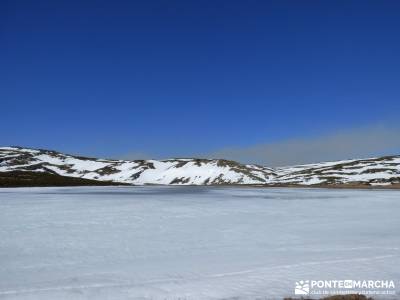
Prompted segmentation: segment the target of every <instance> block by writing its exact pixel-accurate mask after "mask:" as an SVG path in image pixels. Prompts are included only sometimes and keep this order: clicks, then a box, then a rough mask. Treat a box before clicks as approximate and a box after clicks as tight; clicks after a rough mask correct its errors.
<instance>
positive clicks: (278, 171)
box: [0, 147, 400, 188]
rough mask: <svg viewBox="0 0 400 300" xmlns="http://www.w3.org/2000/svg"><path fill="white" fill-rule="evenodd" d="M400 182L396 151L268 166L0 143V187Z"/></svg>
mask: <svg viewBox="0 0 400 300" xmlns="http://www.w3.org/2000/svg"><path fill="white" fill-rule="evenodd" d="M115 184H133V185H146V184H157V185H257V186H260V185H262V186H317V187H319V186H320V187H322V186H328V187H391V188H398V187H399V186H400V156H384V157H377V158H368V159H354V160H345V161H336V162H326V163H316V164H308V165H300V166H292V167H282V168H269V167H264V166H259V165H251V164H241V163H238V162H235V161H230V160H224V159H197V158H188V159H167V160H133V161H129V160H111V159H96V158H88V157H81V156H73V155H67V154H63V153H60V152H56V151H51V150H43V149H29V148H23V147H0V186H74V185H115Z"/></svg>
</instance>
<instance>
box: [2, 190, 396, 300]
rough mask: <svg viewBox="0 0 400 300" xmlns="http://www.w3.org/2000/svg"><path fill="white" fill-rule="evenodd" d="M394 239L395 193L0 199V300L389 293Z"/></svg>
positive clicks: (74, 193) (14, 193)
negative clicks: (362, 283)
mask: <svg viewBox="0 0 400 300" xmlns="http://www.w3.org/2000/svg"><path fill="white" fill-rule="evenodd" d="M399 231H400V192H399V191H372V190H364V191H361V190H324V189H256V188H210V187H82V188H22V189H0V299H222V298H234V299H237V298H238V299H242V298H243V299H255V298H257V297H258V298H262V299H280V298H282V297H284V296H292V297H293V296H294V295H293V292H294V284H295V281H297V280H302V279H316V280H329V279H331V280H332V279H339V280H340V279H360V280H364V279H365V280H367V279H387V280H394V281H395V283H396V285H397V289H398V288H399V287H400V282H399V280H400V234H399ZM398 293H399V289H398ZM235 297H237V298H235ZM397 297H399V295H397Z"/></svg>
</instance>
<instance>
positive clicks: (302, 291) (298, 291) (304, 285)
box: [294, 280, 310, 295]
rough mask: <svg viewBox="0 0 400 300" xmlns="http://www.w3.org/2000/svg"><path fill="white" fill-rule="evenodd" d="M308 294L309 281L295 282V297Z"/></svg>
mask: <svg viewBox="0 0 400 300" xmlns="http://www.w3.org/2000/svg"><path fill="white" fill-rule="evenodd" d="M309 293H310V281H309V280H300V281H296V286H295V288H294V294H295V295H308V294H309Z"/></svg>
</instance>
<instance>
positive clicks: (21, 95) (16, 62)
mask: <svg viewBox="0 0 400 300" xmlns="http://www.w3.org/2000/svg"><path fill="white" fill-rule="evenodd" d="M0 6H1V7H0V45H1V46H0V66H1V69H0V101H1V118H0V126H1V128H2V130H1V131H0V141H1V144H2V145H22V146H29V147H39V148H50V149H56V150H60V151H64V152H69V153H79V154H83V155H93V156H106V157H118V156H130V157H133V158H138V156H151V157H172V156H194V155H195V156H207V155H209V154H210V153H221V152H220V151H222V150H221V149H227V148H232V147H234V148H235V149H238V148H239V149H241V148H244V149H246V148H247V147H254V146H257V145H275V144H279V143H285V141H289V140H293V139H295V140H305V141H307V140H309V139H324V138H325V137H328V138H329V136H332V135H337V134H338V132H339V133H340V132H342V133H343V132H347V131H349V132H360V131H357V130H361V131H362V132H363V134H364V139H368V132H369V131H368V130H369V129H368V128H376V126H380V127H379V128H380V129H382V128H384V129H382V130H389V131H390V132H395V133H396V132H399V131H396V129H397V128H399V127H396V126H397V124H398V121H397V119H398V118H399V112H400V101H399V96H400V55H399V53H400V2H399V1H85V0H83V1H50V0H49V1H7V0H6V1H2V2H1V4H0ZM382 124H383V125H382ZM382 126H383V127H382ZM360 128H361V129H360ZM395 133H394V134H395ZM346 134H347V133H346ZM389 136H391V135H389ZM395 136H396V135H395ZM399 141H400V137H399ZM399 143H400V142H399ZM399 149H400V145H398V144H395V145H393V143H392V144H390V145H386V144H385V145H384V146H382V147H381V148H379V149H375V148H374V149H372V148H371V151H369V152H366V153H365V155H366V154H367V153H371V154H374V153H376V154H380V153H386V152H388V151H389V150H390V151H397V150H399ZM289 150H290V149H289ZM291 151H294V152H293V155H295V152H296V149H295V148H293V149H292V150H291ZM224 154H226V152H224ZM363 154H364V153H363ZM226 155H227V156H228V157H229V155H228V154H226ZM343 155H346V153H344V154H343ZM348 155H357V152H356V153H353V152H351V151H350V152H349V153H348ZM360 155H361V153H360ZM249 159H250V160H251V157H247V158H246V159H245V160H249ZM321 159H322V158H321ZM266 163H268V159H267V160H266Z"/></svg>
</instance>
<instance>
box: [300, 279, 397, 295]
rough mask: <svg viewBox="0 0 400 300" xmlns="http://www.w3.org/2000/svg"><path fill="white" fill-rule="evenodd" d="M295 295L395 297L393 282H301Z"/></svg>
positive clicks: (350, 280) (347, 280)
mask: <svg viewBox="0 0 400 300" xmlns="http://www.w3.org/2000/svg"><path fill="white" fill-rule="evenodd" d="M294 294H295V295H321V294H322V295H328V294H365V295H395V294H396V286H395V284H394V281H393V280H352V279H346V280H299V281H296V282H295V288H294Z"/></svg>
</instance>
